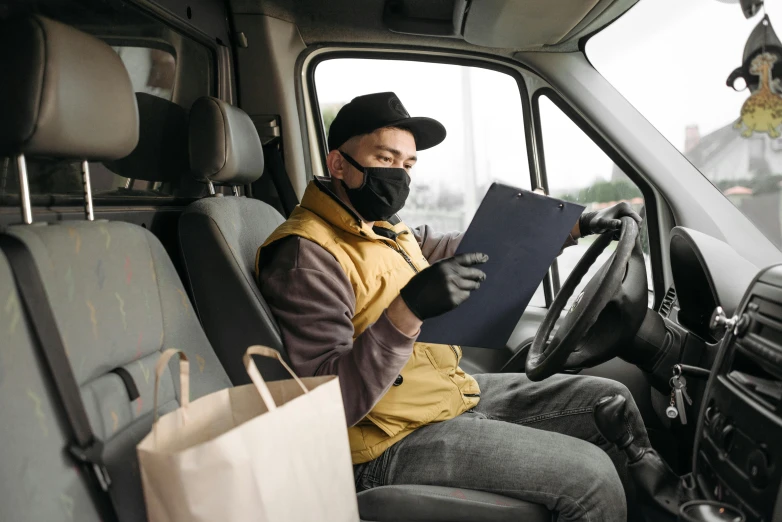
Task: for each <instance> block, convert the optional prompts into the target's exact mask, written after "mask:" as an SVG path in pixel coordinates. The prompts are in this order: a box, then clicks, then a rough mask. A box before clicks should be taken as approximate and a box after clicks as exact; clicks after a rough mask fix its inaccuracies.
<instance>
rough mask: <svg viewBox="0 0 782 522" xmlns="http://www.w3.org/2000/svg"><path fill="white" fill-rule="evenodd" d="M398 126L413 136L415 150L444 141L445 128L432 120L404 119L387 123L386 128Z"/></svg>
mask: <svg viewBox="0 0 782 522" xmlns="http://www.w3.org/2000/svg"><path fill="white" fill-rule="evenodd" d="M396 125H399V126H400V127H407V128H408V129H410V131H412V133H413V136H415V149H416V150H425V149H429V148H432V147H434V146H435V145H438V144H440V143H442V141H443V140H444V139H445V134H446V133H445V127H444V126H443V124H442V123H440V122H439V121H437V120H434V119H432V118H424V117H418V118H404V119H401V120H397V121H395V122H393V123H389V124H388V125H387V126H388V127H393V126H396Z"/></svg>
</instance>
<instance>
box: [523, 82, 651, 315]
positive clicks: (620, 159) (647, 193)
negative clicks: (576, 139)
mask: <svg viewBox="0 0 782 522" xmlns="http://www.w3.org/2000/svg"><path fill="white" fill-rule="evenodd" d="M543 96H545V97H546V98H548V100H549V101H551V102H552V103H553V104H554V105H555V106H556V107H557V108H558V109H560V110H561V111H562V112H563V113H564V114H565V116H567V117H568V118H570V120H571V121H572V122H573V123H575V124H576V126H578V128H579V129H581V131H582V132H583V133H584V134H585V135H586V136H587V137H588V138H589V139H591V140H592V142H593V143H594V144H595V145H597V146H598V147H599V148H600V150H602V151H603V153H605V155H606V156H608V158H609V159H610V160H611V161H613V162H614V164H616V166H618V167H619V168H620V169H622V172H624V173H625V174H626V175H627V177H628V178H630V180H631V181H632V182H633V183H635V185H636V186H637V187H638V188H639V189H640V191H641V194H643V197H644V207H645V208H646V221H645V223H646V227H647V233H648V235H649V260H650V262H651V265H652V290H653V291H654V306H653V308H654V309H655V310H656V309H657V308H658V307H659V306H660V303H661V302H662V299H663V297H664V295H665V288H664V284H665V283H664V276H663V265H662V259H661V252H660V248H659V246H660V244H661V240H660V229H659V224H658V215H657V198H656V196H655V191H654V189H653V187H652V186H651V184H649V182H648V181H646V179H645V178H644V177H643V176H642V175H641V174H640V173H639V171H638V170H637V169H636V168H635V167H634V166H633V165H632V164H631V163H630V162H628V161H627V160H626V159H625V158H624V156H623V155H622V154H621V153H620V152H619V151H618V150H617V149H616V148H615V147H614V146H613V145H611V144H610V143H609V142H608V141H607V140H606V139H605V138H604V137H603V136H602V134H601V133H600V132H599V131H598V130H597V129H595V128H594V127H593V126H592V125H590V124H589V123H588V122H587V121H586V119H584V117H583V116H581V114H579V112H578V111H577V110H576V109H575V108H573V106H571V105H570V104H569V103H568V102H567V101H566V100H565V99H564V98H562V97H561V96H560V95H559V93H557V91H555V90H554V89H552V88H551V87H541V88H539V89H537V90H536V91H535V92H534V93H533V94H532V100H531V105H532V111H533V112H532V114H533V126H534V129H533V132H534V133H535V135H536V137H537V139H536V140H535V143H536V147H537V151H536V153H537V155H538V158H539V162H540V165H539V169H540V170H539V172H540V180H541V183H542V184H543V188H544V190H545V191H546V194H548V193H549V192H548V176H547V173H546V157H545V154H544V151H543V132H542V127H541V121H542V118H541V115H540V98H541V97H543ZM550 272H551V278H552V283H553V285H554V291H555V293H558V292H559V288H560V279H559V267H558V266H557V262H556V260H554V263H553V264H552V265H551V269H550Z"/></svg>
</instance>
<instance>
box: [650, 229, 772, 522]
mask: <svg viewBox="0 0 782 522" xmlns="http://www.w3.org/2000/svg"><path fill="white" fill-rule="evenodd" d="M670 256H671V270H672V275H673V280H674V286H675V295H674V294H673V293H671V294H672V295H671V296H666V297H667V298H668V299H669V302H668V304H667V307H666V306H665V303H664V306H663V309H662V310H661V315H663V316H664V317H665V320H666V322H668V323H669V324H672V323H676V325H677V326H678V327H680V328H683V329H684V330H685V331H686V332H687V335H690V336H693V337H695V338H700V339H701V340H703V343H701V344H700V346H701V353H700V354H693V353H688V348H689V347H688V346H686V345H685V346H683V347H682V353H681V354H680V357H681V360H685V359H690V360H691V361H692V362H695V360H697V361H698V362H697V363H696V364H697V365H698V366H701V367H704V368H711V373H710V375H709V377H708V381H707V382H705V383H702V384H701V387H700V389H698V390H697V391H698V395H699V397H698V400H697V402H696V404H700V405H701V408H700V409H699V411H698V412H697V424H696V426H695V427H694V429H695V432H694V440H695V445H694V448H693V451H692V469H693V478H694V483H695V484H696V486H697V490H698V493H699V495H698V496H699V497H700V498H702V499H705V500H709V501H721V502H725V503H727V504H730V505H732V506H734V507H736V508H738V509H740V510H741V511H742V512H743V514H744V516H745V517H746V520H747V521H748V522H766V521H775V520H782V489H781V488H780V485H782V265H777V266H773V267H770V268H766V269H763V270H758V268H757V267H755V266H754V265H753V264H751V263H749V262H748V261H746V260H745V259H744V258H742V257H741V256H740V255H739V254H738V253H736V252H735V251H734V250H733V249H732V248H730V247H729V246H728V245H726V244H725V243H723V242H721V241H719V240H717V239H714V238H711V237H709V236H706V235H704V234H701V233H698V232H695V231H692V230H688V229H684V228H677V229H674V231H673V234H672V238H671V249H670ZM717 306H721V307H722V308H723V309H724V310H725V320H724V321H723V325H722V326H723V327H722V328H720V332H719V333H716V332H715V330H714V329H712V328H711V327H710V318H711V315H712V313H713V311H714V309H715V308H716V307H717ZM711 326H714V325H713V324H712V325H711Z"/></svg>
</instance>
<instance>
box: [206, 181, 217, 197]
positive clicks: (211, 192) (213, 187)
mask: <svg viewBox="0 0 782 522" xmlns="http://www.w3.org/2000/svg"><path fill="white" fill-rule="evenodd" d="M206 182H207V184H208V185H209V195H210V196H214V195H215V186H214V183H212V180H211V179H208V180H206Z"/></svg>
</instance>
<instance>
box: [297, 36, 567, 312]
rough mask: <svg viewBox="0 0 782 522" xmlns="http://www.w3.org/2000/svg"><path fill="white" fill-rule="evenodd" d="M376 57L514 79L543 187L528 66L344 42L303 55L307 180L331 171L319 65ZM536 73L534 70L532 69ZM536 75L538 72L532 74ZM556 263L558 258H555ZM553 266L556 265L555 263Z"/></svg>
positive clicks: (546, 290)
mask: <svg viewBox="0 0 782 522" xmlns="http://www.w3.org/2000/svg"><path fill="white" fill-rule="evenodd" d="M346 58H354V59H374V60H395V61H417V62H425V63H437V64H445V65H460V66H465V67H478V68H481V69H488V70H491V71H495V72H499V73H504V74H507V75H508V76H510V77H511V78H513V79H514V80H515V81H516V86H517V87H518V89H519V96H520V98H521V112H522V125H523V126H524V146H525V147H526V151H527V163H528V168H529V177H530V179H529V181H530V186H531V187H532V188H533V189H534V188H538V187H540V186H541V182H540V178H539V175H538V172H539V168H538V164H539V163H540V159H539V158H538V157H536V156H537V154H536V151H537V147H536V146H535V144H536V142H537V141H538V140H536V136H535V135H534V129H533V122H534V119H533V116H532V103H531V102H530V92H529V89H528V88H527V84H526V81H525V79H524V75H523V74H522V73H521V71H519V68H521V69H526V70H528V69H527V67H525V66H523V65H522V64H520V63H518V62H511V61H508V63H507V64H506V63H503V62H505V60H502V59H501V58H499V57H496V56H490V57H487V56H483V55H478V54H463V55H451V54H441V52H437V51H433V50H432V49H425V48H405V49H388V48H386V47H374V46H349V45H342V46H340V47H339V48H316V49H308V50H306V51H305V52H304V53H303V54H302V56H301V57H300V58H299V63H298V67H297V69H298V71H299V72H298V74H297V76H296V77H297V80H298V81H301V79H303V80H304V81H303V85H302V84H299V85H297V87H298V88H297V91H298V93H300V94H304V93H305V92H306V94H307V96H308V98H305V99H303V100H301V101H302V103H303V105H304V106H305V107H306V109H307V110H309V111H310V114H311V117H312V120H311V121H312V123H314V131H315V134H314V136H311V135H310V134H309V133H303V134H305V136H306V137H305V138H304V139H303V141H304V143H305V147H304V150H305V157H306V159H307V161H305V165H306V168H307V172H306V179H307V182H309V181H311V180H313V179H314V174H313V171H312V165H313V164H314V163H315V161H317V162H318V163H319V164H320V168H321V172H324V173H325V172H328V168H327V166H326V156H327V155H328V150H327V145H326V129H325V126H324V125H323V115H322V114H321V112H320V102H319V98H318V91H317V86H316V85H315V71H316V70H317V67H318V65H320V64H322V63H324V62H326V61H329V60H335V59H346ZM530 73H532V71H530ZM532 74H534V73H532ZM307 116H308V115H306V114H303V115H302V117H301V122H302V128H304V129H307V128H309V125H307V123H308V121H307ZM313 138H314V139H315V143H314V144H313V143H311V140H312V139H313ZM313 145H314V146H315V148H316V150H318V151H320V154H319V158H317V159H314V158H312V150H313ZM554 263H556V260H555V261H554ZM552 266H553V265H552ZM551 278H552V270H551V269H549V270H547V271H546V275H545V276H544V278H543V281H542V284H543V295H544V300H545V308H549V307H550V306H551V303H552V302H553V301H554V294H553V293H552V279H551Z"/></svg>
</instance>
